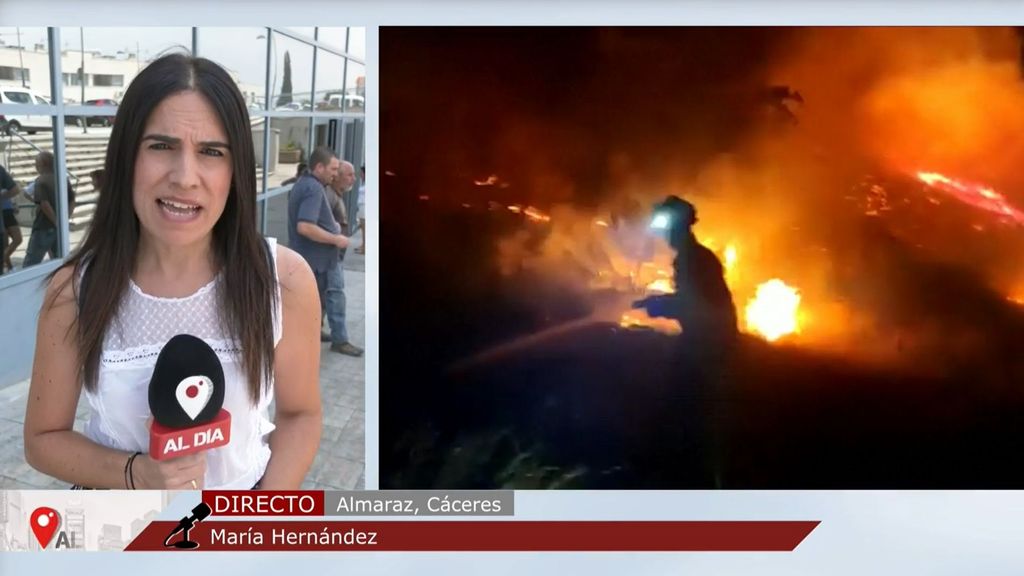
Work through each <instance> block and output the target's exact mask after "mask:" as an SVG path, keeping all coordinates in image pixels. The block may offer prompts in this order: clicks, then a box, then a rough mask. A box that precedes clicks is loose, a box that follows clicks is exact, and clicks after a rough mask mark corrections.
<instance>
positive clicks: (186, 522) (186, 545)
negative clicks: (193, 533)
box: [164, 502, 213, 550]
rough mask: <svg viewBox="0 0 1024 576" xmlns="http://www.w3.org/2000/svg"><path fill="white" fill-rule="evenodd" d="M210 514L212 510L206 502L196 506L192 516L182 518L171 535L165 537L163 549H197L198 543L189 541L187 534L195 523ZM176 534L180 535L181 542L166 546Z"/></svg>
mask: <svg viewBox="0 0 1024 576" xmlns="http://www.w3.org/2000/svg"><path fill="white" fill-rule="evenodd" d="M212 512H213V509H211V508H210V507H209V506H208V505H207V504H206V502H200V503H199V505H198V506H196V507H195V508H193V509H192V515H191V516H185V517H184V518H182V519H181V520H180V521H179V522H178V525H177V526H175V527H174V530H171V533H170V534H168V535H167V538H165V539H164V548H181V549H185V550H191V549H194V548H199V542H195V541H193V540H189V538H188V533H189V531H190V530H192V528H193V527H194V526H195V525H196V523H198V522H202V521H203V520H205V519H206V517H207V516H209V515H210V514H211V513H212ZM178 532H181V533H182V536H181V540H179V541H177V542H175V543H174V544H168V542H170V541H171V538H173V537H174V535H175V534H177V533H178Z"/></svg>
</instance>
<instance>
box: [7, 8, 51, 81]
mask: <svg viewBox="0 0 1024 576" xmlns="http://www.w3.org/2000/svg"><path fill="white" fill-rule="evenodd" d="M0 84H2V85H3V86H4V87H20V88H25V89H28V90H31V91H32V92H34V93H36V94H39V95H40V96H43V97H44V98H47V99H49V97H50V51H49V50H48V49H47V36H46V28H15V27H8V26H0Z"/></svg>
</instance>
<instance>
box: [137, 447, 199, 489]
mask: <svg viewBox="0 0 1024 576" xmlns="http://www.w3.org/2000/svg"><path fill="white" fill-rule="evenodd" d="M132 474H133V477H134V478H135V487H136V488H138V489H140V490H202V489H203V478H204V477H205V476H206V451H205V450H204V451H201V452H196V453H195V454H186V455H184V456H179V457H177V458H170V459H168V460H153V459H152V458H150V457H149V454H139V455H138V456H136V457H135V461H134V462H133V463H132ZM193 482H194V484H193Z"/></svg>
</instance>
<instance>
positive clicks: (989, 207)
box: [917, 172, 1024, 224]
mask: <svg viewBox="0 0 1024 576" xmlns="http://www.w3.org/2000/svg"><path fill="white" fill-rule="evenodd" d="M917 178H918V180H920V181H921V182H924V183H925V184H927V185H928V186H930V187H932V188H933V189H935V190H938V191H940V192H944V193H946V194H948V195H950V196H952V197H954V198H956V199H957V200H959V201H961V202H963V203H964V204H967V205H969V206H973V207H975V208H978V209H981V210H986V211H988V212H993V213H995V214H999V215H1000V216H1002V217H1004V218H1010V219H1012V220H1013V221H1014V222H1017V223H1018V224H1024V212H1022V211H1020V210H1019V209H1017V208H1016V207H1014V206H1013V205H1012V204H1010V203H1009V202H1008V201H1007V200H1006V198H1004V197H1003V195H1002V194H1000V193H998V192H996V191H995V190H993V189H992V188H989V187H987V186H982V185H981V184H975V183H972V182H967V181H964V180H957V179H955V178H950V177H948V176H944V175H942V174H939V173H938V172H918V173H917ZM929 200H930V201H932V202H933V203H936V204H938V201H937V200H932V199H931V198H929Z"/></svg>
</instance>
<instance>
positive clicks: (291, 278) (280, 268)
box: [277, 244, 316, 294]
mask: <svg viewBox="0 0 1024 576" xmlns="http://www.w3.org/2000/svg"><path fill="white" fill-rule="evenodd" d="M277 281H278V282H279V283H280V284H281V289H282V294H285V293H288V292H296V291H299V292H301V291H302V290H303V289H306V288H308V286H309V285H310V283H312V285H313V286H314V290H315V286H316V280H315V279H314V278H313V271H312V270H311V269H310V268H309V264H307V263H306V260H305V259H304V258H303V257H302V256H299V253H298V252H296V251H294V250H292V249H291V248H288V247H286V246H281V245H280V244H278V245H277Z"/></svg>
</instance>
